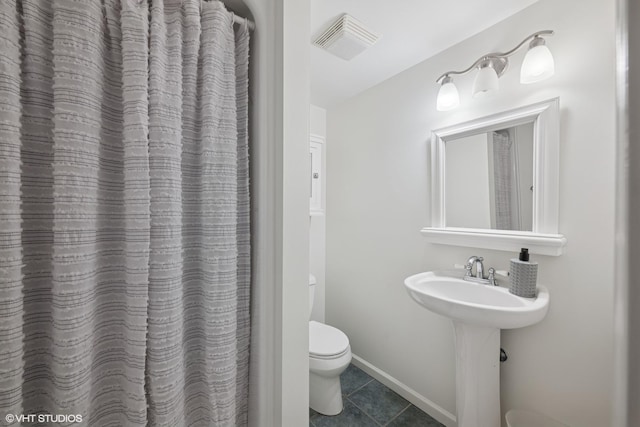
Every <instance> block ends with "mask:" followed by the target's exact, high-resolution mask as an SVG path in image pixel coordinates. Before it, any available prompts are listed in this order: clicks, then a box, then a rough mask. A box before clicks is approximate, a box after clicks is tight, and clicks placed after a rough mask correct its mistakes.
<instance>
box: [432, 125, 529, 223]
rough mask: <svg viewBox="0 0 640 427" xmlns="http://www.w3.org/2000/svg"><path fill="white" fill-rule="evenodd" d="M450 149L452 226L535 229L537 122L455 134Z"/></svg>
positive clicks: (447, 161)
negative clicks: (534, 139) (534, 151)
mask: <svg viewBox="0 0 640 427" xmlns="http://www.w3.org/2000/svg"><path fill="white" fill-rule="evenodd" d="M445 151H446V153H445V180H444V182H445V191H444V194H445V215H446V217H445V225H446V226H447V227H462V228H489V229H496V230H520V231H533V122H531V123H525V124H522V125H519V126H512V127H509V128H504V129H497V130H492V131H489V132H479V133H477V134H474V135H469V136H466V137H462V138H453V139H451V140H449V141H447V143H446V144H445ZM458 177H464V179H458ZM470 183H473V187H470V185H469V184H470Z"/></svg>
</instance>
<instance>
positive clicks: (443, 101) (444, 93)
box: [436, 76, 460, 111]
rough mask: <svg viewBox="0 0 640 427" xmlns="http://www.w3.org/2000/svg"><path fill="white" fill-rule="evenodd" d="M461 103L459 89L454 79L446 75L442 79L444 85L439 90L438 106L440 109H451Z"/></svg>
mask: <svg viewBox="0 0 640 427" xmlns="http://www.w3.org/2000/svg"><path fill="white" fill-rule="evenodd" d="M458 105H460V96H459V95H458V89H457V88H456V85H454V84H453V79H452V78H451V77H449V76H446V77H445V78H444V80H442V86H440V90H439V91H438V98H437V100H436V108H437V110H438V111H449V110H453V109H454V108H456V107H457V106H458Z"/></svg>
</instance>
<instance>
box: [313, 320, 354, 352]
mask: <svg viewBox="0 0 640 427" xmlns="http://www.w3.org/2000/svg"><path fill="white" fill-rule="evenodd" d="M347 347H349V338H347V336H346V335H345V334H344V332H342V331H341V330H340V329H336V328H334V327H333V326H329V325H325V324H324V323H319V322H316V321H313V320H312V321H310V322H309V354H310V355H313V356H322V357H326V356H334V355H336V354H341V353H344V352H345V350H346V349H347Z"/></svg>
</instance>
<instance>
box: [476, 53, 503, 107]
mask: <svg viewBox="0 0 640 427" xmlns="http://www.w3.org/2000/svg"><path fill="white" fill-rule="evenodd" d="M499 87H500V84H499V83H498V74H497V73H496V70H494V69H493V66H491V62H489V61H487V62H485V63H483V64H481V65H480V69H479V70H478V74H476V79H475V80H474V81H473V97H474V98H480V97H482V96H485V95H487V94H488V93H489V92H493V91H497V90H498V88H499Z"/></svg>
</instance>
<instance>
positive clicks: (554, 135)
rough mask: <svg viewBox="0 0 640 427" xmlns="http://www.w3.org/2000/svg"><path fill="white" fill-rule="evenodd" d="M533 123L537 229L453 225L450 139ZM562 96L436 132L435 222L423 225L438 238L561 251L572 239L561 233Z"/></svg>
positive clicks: (489, 246)
mask: <svg viewBox="0 0 640 427" xmlns="http://www.w3.org/2000/svg"><path fill="white" fill-rule="evenodd" d="M531 122H533V171H534V172H533V175H534V176H533V182H534V184H533V225H532V231H513V230H494V229H479V228H458V227H447V226H446V223H445V218H446V216H445V193H444V191H445V190H444V189H445V182H444V181H445V170H444V167H445V144H446V143H447V141H450V140H452V139H458V138H464V137H467V136H470V135H473V134H477V133H479V132H490V131H492V130H498V129H504V128H509V127H513V126H519V125H522V124H525V123H531ZM559 143H560V124H559V100H558V98H554V99H551V100H548V101H544V102H540V103H537V104H533V105H527V106H525V107H521V108H517V109H514V110H509V111H506V112H503V113H498V114H494V115H491V116H487V117H483V118H480V119H476V120H472V121H469V122H465V123H461V124H457V125H453V126H449V127H446V128H442V129H438V130H434V131H433V132H432V133H431V227H425V228H423V229H422V230H421V233H422V234H423V236H425V237H426V238H427V239H428V240H429V241H430V242H432V243H440V244H446V245H455V246H466V247H475V248H486V249H497V250H504V251H511V252H514V251H515V252H518V251H520V248H523V247H524V248H529V252H530V253H534V254H541V255H553V256H558V255H561V254H562V253H563V251H564V246H565V244H566V242H567V239H566V238H565V237H564V236H563V235H561V234H558V194H559V191H558V190H559V188H558V187H559V164H560V159H559Z"/></svg>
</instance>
